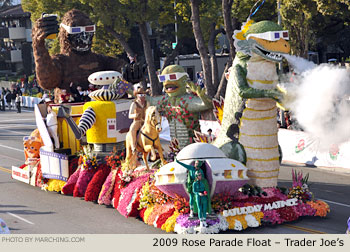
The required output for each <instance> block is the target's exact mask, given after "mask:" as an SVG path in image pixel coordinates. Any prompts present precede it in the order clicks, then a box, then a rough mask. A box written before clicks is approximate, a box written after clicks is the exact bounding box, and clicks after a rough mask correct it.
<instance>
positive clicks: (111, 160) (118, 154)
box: [105, 150, 125, 170]
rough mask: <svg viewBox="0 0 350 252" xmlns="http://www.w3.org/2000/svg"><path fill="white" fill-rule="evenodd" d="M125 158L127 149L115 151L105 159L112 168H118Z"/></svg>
mask: <svg viewBox="0 0 350 252" xmlns="http://www.w3.org/2000/svg"><path fill="white" fill-rule="evenodd" d="M124 159H125V151H124V150H120V151H117V150H115V151H113V152H111V155H109V156H106V157H105V161H106V163H107V165H108V166H109V167H111V169H112V170H115V169H118V168H119V167H120V166H121V164H122V161H123V160H124Z"/></svg>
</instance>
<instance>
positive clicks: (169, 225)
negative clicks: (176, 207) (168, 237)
mask: <svg viewBox="0 0 350 252" xmlns="http://www.w3.org/2000/svg"><path fill="white" fill-rule="evenodd" d="M179 215H180V213H179V212H178V211H174V213H173V215H172V216H170V217H169V218H168V219H167V220H166V222H165V223H164V224H163V225H162V227H161V229H162V230H164V231H166V232H168V233H169V232H174V229H175V224H176V219H177V217H178V216H179Z"/></svg>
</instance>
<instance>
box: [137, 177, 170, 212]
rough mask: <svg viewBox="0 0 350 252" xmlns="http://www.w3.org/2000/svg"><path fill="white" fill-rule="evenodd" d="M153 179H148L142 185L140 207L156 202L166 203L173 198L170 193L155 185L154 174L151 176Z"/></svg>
mask: <svg viewBox="0 0 350 252" xmlns="http://www.w3.org/2000/svg"><path fill="white" fill-rule="evenodd" d="M151 180H152V182H150V181H147V182H146V183H145V184H144V185H143V186H142V189H141V192H140V206H139V208H140V209H142V208H145V207H149V206H151V205H154V204H160V205H164V204H166V203H167V202H168V201H169V200H171V198H170V197H169V196H168V195H166V194H165V193H163V192H162V191H161V190H159V189H158V188H157V187H156V186H155V179H153V176H151Z"/></svg>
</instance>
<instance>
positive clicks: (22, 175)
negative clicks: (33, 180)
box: [12, 166, 30, 184]
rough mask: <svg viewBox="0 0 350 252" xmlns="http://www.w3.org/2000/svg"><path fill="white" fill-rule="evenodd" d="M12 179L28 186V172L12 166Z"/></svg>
mask: <svg viewBox="0 0 350 252" xmlns="http://www.w3.org/2000/svg"><path fill="white" fill-rule="evenodd" d="M12 178H13V179H16V180H19V181H21V182H24V183H26V184H29V181H30V171H29V170H24V169H21V168H18V167H16V166H12Z"/></svg>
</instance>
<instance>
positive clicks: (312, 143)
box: [278, 129, 350, 169]
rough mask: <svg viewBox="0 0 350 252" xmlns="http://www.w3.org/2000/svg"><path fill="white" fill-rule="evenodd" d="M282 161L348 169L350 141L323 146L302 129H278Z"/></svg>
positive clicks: (349, 166)
mask: <svg viewBox="0 0 350 252" xmlns="http://www.w3.org/2000/svg"><path fill="white" fill-rule="evenodd" d="M278 141H279V144H280V146H281V148H282V154H283V161H287V162H288V161H289V162H295V163H303V164H307V165H315V166H326V167H341V168H349V169H350V141H348V142H345V143H342V144H339V145H336V144H331V145H329V146H327V147H326V148H325V146H321V145H320V141H319V139H317V138H315V137H313V136H311V135H310V134H307V133H305V132H302V131H293V130H286V129H279V131H278Z"/></svg>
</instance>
